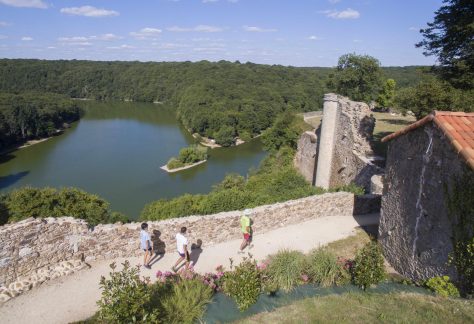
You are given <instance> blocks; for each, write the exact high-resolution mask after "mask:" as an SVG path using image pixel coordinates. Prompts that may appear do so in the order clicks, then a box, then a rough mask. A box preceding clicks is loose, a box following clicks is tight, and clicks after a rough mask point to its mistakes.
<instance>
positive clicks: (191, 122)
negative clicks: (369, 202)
mask: <svg viewBox="0 0 474 324" xmlns="http://www.w3.org/2000/svg"><path fill="white" fill-rule="evenodd" d="M333 71H334V70H333V69H331V68H296V67H284V66H277V65H273V66H270V65H259V64H253V63H245V64H241V63H239V62H235V63H231V62H226V61H220V62H217V63H211V62H208V61H201V62H197V63H191V62H181V63H177V62H163V63H152V62H148V63H141V62H92V61H75V60H73V61H63V60H61V61H42V60H9V59H3V60H0V75H2V78H1V79H0V91H5V92H11V93H22V92H23V91H39V92H54V93H59V94H64V95H67V96H69V97H71V98H91V99H98V100H132V101H142V102H153V101H160V102H163V101H165V102H168V103H171V104H172V105H174V106H176V107H177V116H178V118H179V119H180V121H181V122H182V123H183V124H184V126H186V127H187V128H188V129H189V130H190V131H191V132H197V133H199V134H201V135H203V136H207V137H212V138H216V137H217V138H222V139H223V140H226V142H228V141H227V140H228V138H227V137H235V136H241V135H243V134H245V135H246V137H248V136H249V135H250V136H254V135H257V134H259V133H260V132H261V131H262V130H264V129H266V128H268V127H270V126H271V125H272V123H273V121H274V119H275V118H276V116H278V115H279V114H280V113H281V112H283V111H312V110H318V109H320V108H321V107H322V98H323V94H324V93H325V92H327V88H326V82H327V78H328V76H329V75H330V74H331V73H332V72H333ZM383 72H384V74H385V75H386V77H387V78H392V79H395V81H396V82H397V84H398V85H399V87H404V86H411V85H414V84H416V83H418V81H419V79H420V75H419V73H418V72H417V67H390V68H383Z"/></svg>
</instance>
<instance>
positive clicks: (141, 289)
mask: <svg viewBox="0 0 474 324" xmlns="http://www.w3.org/2000/svg"><path fill="white" fill-rule="evenodd" d="M110 267H111V268H112V272H111V273H110V279H106V278H105V277H103V276H102V277H101V279H100V288H101V289H102V297H101V299H100V300H99V301H98V302H97V305H98V306H99V314H98V317H99V319H100V320H102V321H105V322H107V323H130V322H141V321H143V322H148V323H153V322H157V321H158V315H159V314H158V310H157V309H154V308H153V307H152V305H151V300H152V290H151V289H150V287H149V286H148V285H147V283H145V282H143V281H142V280H140V277H139V273H140V271H139V269H138V268H137V267H135V268H132V267H130V263H129V262H128V261H125V262H124V263H123V269H122V270H121V271H118V272H117V271H115V268H116V267H115V263H112V264H111V265H110Z"/></svg>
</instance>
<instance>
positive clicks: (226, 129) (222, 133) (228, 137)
mask: <svg viewBox="0 0 474 324" xmlns="http://www.w3.org/2000/svg"><path fill="white" fill-rule="evenodd" d="M234 136H235V130H234V128H232V127H231V126H222V127H221V128H220V129H219V130H218V131H217V132H216V133H215V135H214V138H215V140H216V143H217V144H219V145H222V146H231V145H233V144H234Z"/></svg>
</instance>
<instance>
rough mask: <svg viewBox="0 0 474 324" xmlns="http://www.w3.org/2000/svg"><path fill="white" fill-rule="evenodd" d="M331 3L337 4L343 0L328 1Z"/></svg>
mask: <svg viewBox="0 0 474 324" xmlns="http://www.w3.org/2000/svg"><path fill="white" fill-rule="evenodd" d="M328 1H329V2H330V3H332V4H335V3H338V2H341V0H328Z"/></svg>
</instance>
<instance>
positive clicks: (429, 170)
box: [379, 123, 466, 280]
mask: <svg viewBox="0 0 474 324" xmlns="http://www.w3.org/2000/svg"><path fill="white" fill-rule="evenodd" d="M465 168H466V165H465V163H464V162H463V160H462V159H461V158H460V157H459V156H458V155H457V154H456V153H455V151H454V150H453V148H452V146H451V143H449V140H448V139H447V138H445V137H444V135H443V133H442V132H441V131H440V130H439V129H438V128H437V127H436V126H435V125H434V124H432V123H430V124H427V125H425V126H424V127H420V128H418V129H415V130H413V131H411V132H409V133H407V134H405V135H402V136H400V137H397V138H395V139H393V140H391V141H390V142H389V146H388V152H387V162H386V170H385V178H384V183H385V186H384V190H383V196H382V211H381V219H380V225H379V241H380V242H381V244H382V247H383V250H384V254H385V257H386V258H387V260H388V261H389V262H390V264H391V265H392V266H393V267H394V268H395V270H397V271H398V272H400V273H401V274H402V275H404V276H406V277H409V278H411V279H413V280H425V279H428V278H431V277H435V276H440V275H445V274H448V275H450V276H455V272H454V269H453V268H452V267H448V266H447V261H448V254H449V253H450V252H451V251H452V248H453V247H452V242H451V237H452V235H453V234H452V233H453V232H452V231H453V228H452V224H451V220H450V218H449V216H448V210H447V206H446V199H447V197H446V190H447V191H448V192H449V191H450V187H451V185H452V182H453V179H455V178H456V177H458V176H460V175H461V174H462V173H463V172H464V170H465Z"/></svg>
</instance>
